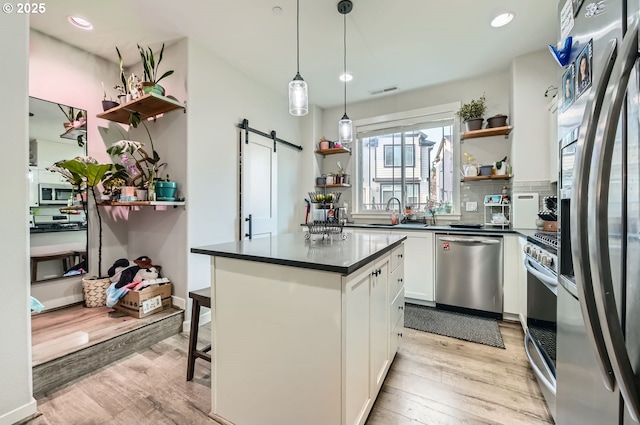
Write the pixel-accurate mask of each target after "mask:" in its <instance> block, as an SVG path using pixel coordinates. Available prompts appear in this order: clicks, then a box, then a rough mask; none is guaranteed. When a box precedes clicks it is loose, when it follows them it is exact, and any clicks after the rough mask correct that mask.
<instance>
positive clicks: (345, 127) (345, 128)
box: [338, 0, 353, 147]
mask: <svg viewBox="0 0 640 425" xmlns="http://www.w3.org/2000/svg"><path fill="white" fill-rule="evenodd" d="M352 9H353V3H352V2H351V0H341V1H340V2H339V3H338V12H340V13H341V14H342V16H343V18H344V74H343V75H344V76H345V78H344V115H343V116H342V118H341V119H340V121H339V122H338V139H339V142H340V144H342V146H344V147H349V144H350V143H351V141H352V140H353V122H352V121H351V119H349V116H348V115H347V78H346V75H347V13H349V12H351V10H352Z"/></svg>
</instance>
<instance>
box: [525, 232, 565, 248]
mask: <svg viewBox="0 0 640 425" xmlns="http://www.w3.org/2000/svg"><path fill="white" fill-rule="evenodd" d="M527 239H528V240H529V241H530V242H533V243H535V244H536V245H538V246H541V247H543V248H547V249H550V250H552V251H553V252H556V251H557V250H558V245H559V244H560V234H558V233H557V232H536V233H534V235H533V236H529V237H528V238H527Z"/></svg>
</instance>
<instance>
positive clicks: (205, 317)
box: [182, 309, 211, 333]
mask: <svg viewBox="0 0 640 425" xmlns="http://www.w3.org/2000/svg"><path fill="white" fill-rule="evenodd" d="M210 321H211V310H208V309H207V311H205V312H204V313H200V321H199V322H198V325H200V326H202V325H206V324H207V323H209V322H210ZM190 330H191V319H189V320H185V321H184V322H182V332H186V333H189V331H190Z"/></svg>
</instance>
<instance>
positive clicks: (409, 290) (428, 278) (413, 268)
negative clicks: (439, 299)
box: [404, 231, 435, 302]
mask: <svg viewBox="0 0 640 425" xmlns="http://www.w3.org/2000/svg"><path fill="white" fill-rule="evenodd" d="M406 234H407V240H406V241H405V258H406V262H405V268H404V270H405V271H404V276H405V277H404V284H405V297H406V298H412V299H416V300H421V301H428V302H433V301H434V300H435V297H434V268H433V264H434V261H433V232H429V231H426V232H425V231H418V232H406Z"/></svg>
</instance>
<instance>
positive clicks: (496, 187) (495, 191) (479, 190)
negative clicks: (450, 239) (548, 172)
mask: <svg viewBox="0 0 640 425" xmlns="http://www.w3.org/2000/svg"><path fill="white" fill-rule="evenodd" d="M505 186H506V188H507V193H508V194H509V196H510V197H511V196H512V194H513V193H527V192H535V193H538V194H539V195H540V205H539V209H542V202H543V199H544V197H545V196H551V195H556V194H557V184H556V183H551V182H549V181H548V180H542V181H525V182H513V181H503V180H497V181H496V180H486V181H474V182H466V183H461V184H460V214H461V216H460V220H461V221H462V222H465V223H484V197H485V195H500V194H502V188H503V187H505ZM467 202H476V203H477V205H478V210H477V211H465V209H466V208H465V207H466V204H467Z"/></svg>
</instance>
